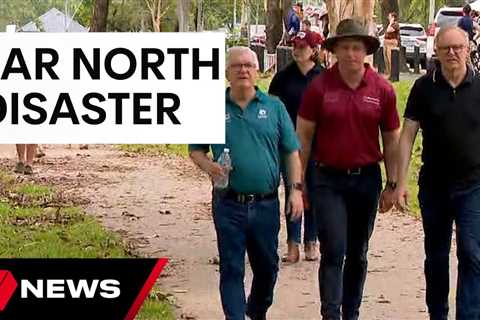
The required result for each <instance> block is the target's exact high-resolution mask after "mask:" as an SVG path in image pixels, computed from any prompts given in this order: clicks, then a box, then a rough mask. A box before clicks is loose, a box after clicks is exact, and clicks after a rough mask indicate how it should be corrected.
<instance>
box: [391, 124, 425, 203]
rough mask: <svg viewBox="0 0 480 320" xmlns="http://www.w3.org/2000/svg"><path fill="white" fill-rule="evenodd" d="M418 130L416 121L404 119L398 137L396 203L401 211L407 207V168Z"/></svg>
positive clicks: (418, 125)
mask: <svg viewBox="0 0 480 320" xmlns="http://www.w3.org/2000/svg"><path fill="white" fill-rule="evenodd" d="M419 128H420V123H419V122H418V121H414V120H410V119H405V121H404V122H403V128H402V133H401V135H400V142H399V147H398V156H397V162H398V163H397V168H398V186H397V196H396V201H397V204H398V205H399V207H400V209H402V210H404V209H406V207H407V200H408V193H407V184H408V167H409V164H410V159H411V156H412V148H413V144H414V142H415V138H416V136H417V133H418V129H419Z"/></svg>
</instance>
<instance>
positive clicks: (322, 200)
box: [315, 164, 382, 320]
mask: <svg viewBox="0 0 480 320" xmlns="http://www.w3.org/2000/svg"><path fill="white" fill-rule="evenodd" d="M381 188H382V179H381V172H380V166H379V165H377V164H375V165H372V166H369V167H368V168H367V169H365V170H362V172H361V173H360V174H358V175H347V174H343V173H334V172H329V171H325V170H324V169H322V168H319V169H317V176H316V188H315V195H316V198H315V213H316V217H317V221H318V225H319V228H318V235H319V239H320V253H321V260H320V261H321V262H320V268H319V271H318V279H319V287H320V299H321V314H322V316H323V319H328V320H338V319H340V315H341V314H342V318H343V319H349V320H351V319H358V316H359V309H360V304H361V301H362V295H363V286H364V283H365V279H366V275H367V251H368V241H369V239H370V236H371V235H372V232H373V227H374V223H375V216H376V213H377V206H378V200H379V196H380V192H381ZM340 309H342V312H340Z"/></svg>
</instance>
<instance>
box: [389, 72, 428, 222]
mask: <svg viewBox="0 0 480 320" xmlns="http://www.w3.org/2000/svg"><path fill="white" fill-rule="evenodd" d="M412 86H413V82H411V81H400V82H395V83H394V84H393V87H394V88H395V92H396V94H397V106H398V113H399V114H400V116H402V115H403V113H404V112H405V108H406V105H407V99H408V95H409V94H410V89H411V88H412ZM421 155H422V135H421V133H420V134H418V135H417V139H416V141H415V144H414V146H413V149H412V158H411V161H410V170H409V181H408V191H409V207H410V212H411V213H412V214H413V215H415V216H418V215H419V214H420V207H419V204H418V199H417V195H418V184H417V181H418V173H419V171H420V167H421V166H422V160H421Z"/></svg>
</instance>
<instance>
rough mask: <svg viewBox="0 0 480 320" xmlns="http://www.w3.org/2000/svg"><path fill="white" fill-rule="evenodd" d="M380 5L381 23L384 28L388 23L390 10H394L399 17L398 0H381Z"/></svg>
mask: <svg viewBox="0 0 480 320" xmlns="http://www.w3.org/2000/svg"><path fill="white" fill-rule="evenodd" d="M380 7H381V8H382V24H383V27H384V28H386V27H387V25H388V14H389V13H390V12H396V13H397V14H398V16H399V17H400V11H399V10H398V0H381V2H380Z"/></svg>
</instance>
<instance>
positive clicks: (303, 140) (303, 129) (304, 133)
mask: <svg viewBox="0 0 480 320" xmlns="http://www.w3.org/2000/svg"><path fill="white" fill-rule="evenodd" d="M315 127H316V125H315V122H313V121H309V120H306V119H304V118H302V117H300V116H298V117H297V136H298V138H299V140H300V145H301V152H300V160H301V163H302V169H303V172H302V178H303V177H305V172H306V170H307V169H306V168H307V164H308V160H309V159H310V153H311V149H312V140H313V135H314V134H315ZM302 181H304V179H302Z"/></svg>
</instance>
